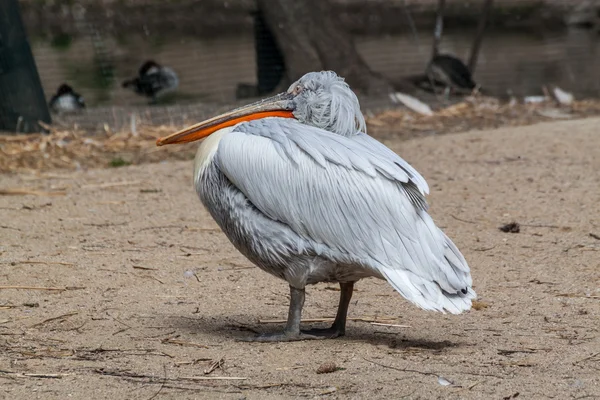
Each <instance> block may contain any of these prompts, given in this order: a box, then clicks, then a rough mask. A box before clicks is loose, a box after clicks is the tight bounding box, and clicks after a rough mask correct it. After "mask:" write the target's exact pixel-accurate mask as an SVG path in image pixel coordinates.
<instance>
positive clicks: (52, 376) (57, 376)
mask: <svg viewBox="0 0 600 400" xmlns="http://www.w3.org/2000/svg"><path fill="white" fill-rule="evenodd" d="M0 374H4V375H7V376H10V377H14V378H46V379H61V378H62V377H64V376H68V375H69V374H33V373H24V374H22V373H19V372H14V371H3V370H0Z"/></svg>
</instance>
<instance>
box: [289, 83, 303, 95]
mask: <svg viewBox="0 0 600 400" xmlns="http://www.w3.org/2000/svg"><path fill="white" fill-rule="evenodd" d="M303 90H304V87H303V86H302V85H296V87H295V88H294V89H292V91H291V94H293V95H294V96H297V95H299V94H300V93H302V91H303Z"/></svg>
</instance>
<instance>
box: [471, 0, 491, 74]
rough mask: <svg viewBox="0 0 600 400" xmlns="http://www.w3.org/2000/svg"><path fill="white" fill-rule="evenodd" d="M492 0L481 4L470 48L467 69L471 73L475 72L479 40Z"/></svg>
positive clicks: (479, 48) (480, 40)
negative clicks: (481, 8) (479, 15)
mask: <svg viewBox="0 0 600 400" xmlns="http://www.w3.org/2000/svg"><path fill="white" fill-rule="evenodd" d="M493 4H494V0H485V3H484V4H483V11H482V13H481V19H480V20H479V24H478V26H477V33H476V34H475V40H474V41H473V47H472V48H471V56H470V57H469V70H470V71H471V74H475V67H476V66H477V59H478V58H479V50H481V42H482V41H483V34H484V32H485V28H486V26H487V22H488V19H489V17H490V13H491V11H492V6H493Z"/></svg>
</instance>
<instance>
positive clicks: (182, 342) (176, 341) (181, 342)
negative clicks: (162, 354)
mask: <svg viewBox="0 0 600 400" xmlns="http://www.w3.org/2000/svg"><path fill="white" fill-rule="evenodd" d="M161 343H165V344H167V343H168V344H177V345H179V346H187V347H200V348H203V349H208V348H209V347H208V346H207V345H204V344H200V343H194V342H188V341H185V340H179V339H175V338H167V339H163V340H161Z"/></svg>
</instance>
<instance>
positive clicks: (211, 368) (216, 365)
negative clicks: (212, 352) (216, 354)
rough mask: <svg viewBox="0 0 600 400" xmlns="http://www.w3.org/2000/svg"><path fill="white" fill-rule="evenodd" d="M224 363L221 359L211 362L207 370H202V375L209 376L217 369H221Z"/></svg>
mask: <svg viewBox="0 0 600 400" xmlns="http://www.w3.org/2000/svg"><path fill="white" fill-rule="evenodd" d="M224 362H225V359H224V358H223V357H221V358H219V359H218V360H214V361H213V362H211V363H210V366H209V367H208V369H205V370H204V375H209V374H210V373H211V372H213V371H214V370H215V369H217V368H221V369H223V363H224Z"/></svg>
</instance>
